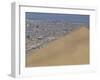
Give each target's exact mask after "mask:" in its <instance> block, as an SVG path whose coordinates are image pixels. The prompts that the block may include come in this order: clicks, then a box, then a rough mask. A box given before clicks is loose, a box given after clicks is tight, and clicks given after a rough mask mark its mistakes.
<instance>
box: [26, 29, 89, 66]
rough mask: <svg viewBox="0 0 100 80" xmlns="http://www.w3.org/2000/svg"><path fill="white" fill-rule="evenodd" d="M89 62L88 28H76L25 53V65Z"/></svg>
mask: <svg viewBox="0 0 100 80" xmlns="http://www.w3.org/2000/svg"><path fill="white" fill-rule="evenodd" d="M77 64H89V30H88V28H86V27H81V28H78V29H76V30H74V31H72V32H71V33H69V34H68V35H65V36H63V37H61V38H60V39H58V40H55V41H53V42H50V43H48V46H46V47H45V48H41V49H39V50H36V51H34V53H33V54H31V55H26V67H34V66H56V65H77Z"/></svg>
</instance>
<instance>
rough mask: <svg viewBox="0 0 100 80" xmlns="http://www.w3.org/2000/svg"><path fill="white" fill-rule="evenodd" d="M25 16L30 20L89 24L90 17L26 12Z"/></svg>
mask: <svg viewBox="0 0 100 80" xmlns="http://www.w3.org/2000/svg"><path fill="white" fill-rule="evenodd" d="M25 16H26V19H29V20H53V21H60V20H62V21H66V22H79V23H87V24H89V15H79V14H56V13H36V12H35V13H34V12H26V13H25Z"/></svg>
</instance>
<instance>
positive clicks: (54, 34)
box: [26, 20, 89, 52]
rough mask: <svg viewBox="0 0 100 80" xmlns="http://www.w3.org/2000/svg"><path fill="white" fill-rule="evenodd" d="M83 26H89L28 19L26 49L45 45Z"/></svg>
mask: <svg viewBox="0 0 100 80" xmlns="http://www.w3.org/2000/svg"><path fill="white" fill-rule="evenodd" d="M81 26H86V27H87V28H88V27H89V25H88V24H84V23H75V22H74V23H72V22H66V21H50V20H47V21H43V20H26V51H27V52H28V51H30V50H32V49H39V48H41V47H44V46H45V45H46V44H47V43H48V42H51V41H53V40H56V39H58V38H59V37H61V36H64V35H66V34H67V33H69V32H70V31H72V30H73V29H76V28H77V27H81Z"/></svg>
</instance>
